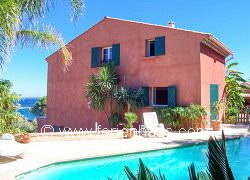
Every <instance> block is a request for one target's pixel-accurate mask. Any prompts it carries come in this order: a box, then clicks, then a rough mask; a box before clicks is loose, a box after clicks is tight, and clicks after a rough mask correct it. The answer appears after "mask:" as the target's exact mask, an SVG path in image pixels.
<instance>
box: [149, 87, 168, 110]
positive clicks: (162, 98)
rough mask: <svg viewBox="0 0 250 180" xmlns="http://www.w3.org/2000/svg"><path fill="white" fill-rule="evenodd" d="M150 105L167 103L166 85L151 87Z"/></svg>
mask: <svg viewBox="0 0 250 180" xmlns="http://www.w3.org/2000/svg"><path fill="white" fill-rule="evenodd" d="M152 105H160V106H166V105H168V88H167V87H155V88H152Z"/></svg>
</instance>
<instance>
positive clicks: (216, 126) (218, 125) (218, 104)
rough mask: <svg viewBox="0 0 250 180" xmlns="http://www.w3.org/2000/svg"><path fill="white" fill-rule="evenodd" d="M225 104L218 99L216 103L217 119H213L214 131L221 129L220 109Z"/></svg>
mask: <svg viewBox="0 0 250 180" xmlns="http://www.w3.org/2000/svg"><path fill="white" fill-rule="evenodd" d="M224 105H225V103H224V102H223V101H218V102H216V103H215V104H214V113H215V114H216V119H215V120H212V127H213V131H220V130H221V121H220V111H221V109H222V108H223V107H224Z"/></svg>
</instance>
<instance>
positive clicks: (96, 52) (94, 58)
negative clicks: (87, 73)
mask: <svg viewBox="0 0 250 180" xmlns="http://www.w3.org/2000/svg"><path fill="white" fill-rule="evenodd" d="M99 59H100V48H99V47H93V48H92V49H91V67H92V68H95V67H98V65H99Z"/></svg>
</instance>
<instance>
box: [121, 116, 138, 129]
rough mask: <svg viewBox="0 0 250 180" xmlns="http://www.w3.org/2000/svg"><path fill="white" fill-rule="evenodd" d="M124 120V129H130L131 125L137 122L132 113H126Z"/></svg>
mask: <svg viewBox="0 0 250 180" xmlns="http://www.w3.org/2000/svg"><path fill="white" fill-rule="evenodd" d="M124 119H125V120H126V121H127V124H126V126H125V127H126V128H132V127H133V124H134V123H135V122H136V121H137V115H136V114H135V113H133V112H126V113H125V116H124Z"/></svg>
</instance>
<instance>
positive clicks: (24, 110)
mask: <svg viewBox="0 0 250 180" xmlns="http://www.w3.org/2000/svg"><path fill="white" fill-rule="evenodd" d="M39 99H40V97H25V98H21V99H20V100H19V102H18V104H19V105H18V112H19V113H20V114H21V116H22V117H24V118H25V119H27V120H28V121H33V120H34V119H35V118H36V117H35V116H34V115H33V114H32V113H31V112H30V108H32V107H33V106H34V105H35V103H36V102H37V101H38V100H39Z"/></svg>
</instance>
